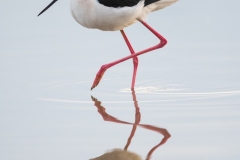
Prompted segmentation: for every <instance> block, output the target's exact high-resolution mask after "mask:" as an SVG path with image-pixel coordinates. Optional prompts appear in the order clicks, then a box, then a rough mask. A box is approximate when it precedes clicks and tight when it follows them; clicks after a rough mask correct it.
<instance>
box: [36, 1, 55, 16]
mask: <svg viewBox="0 0 240 160" xmlns="http://www.w3.org/2000/svg"><path fill="white" fill-rule="evenodd" d="M55 2H57V0H53V1H52V2H51V3H50V4H49V5H48V6H47V7H45V8H44V9H43V10H42V11H41V12H40V13H39V14H38V16H40V15H41V14H42V13H43V12H45V11H46V10H47V9H48V8H50V7H51V6H52V5H53V4H54V3H55Z"/></svg>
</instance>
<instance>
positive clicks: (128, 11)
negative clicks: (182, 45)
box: [38, 0, 177, 89]
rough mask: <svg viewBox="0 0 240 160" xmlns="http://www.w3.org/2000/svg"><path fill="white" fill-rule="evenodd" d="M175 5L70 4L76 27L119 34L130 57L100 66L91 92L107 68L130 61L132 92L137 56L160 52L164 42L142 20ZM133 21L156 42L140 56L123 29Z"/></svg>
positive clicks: (84, 0) (149, 0)
mask: <svg viewBox="0 0 240 160" xmlns="http://www.w3.org/2000/svg"><path fill="white" fill-rule="evenodd" d="M56 1H57V0H53V1H52V2H51V3H50V4H49V5H48V6H47V7H46V8H45V9H43V10H42V11H41V12H40V13H39V14H38V16H39V15H41V14H42V13H43V12H45V11H46V10H47V9H48V8H49V7H51V6H52V5H53V4H54V3H55V2H56ZM176 1H177V0H71V2H70V7H71V13H72V16H73V18H74V19H75V20H76V21H77V22H78V23H79V24H81V25H82V26H84V27H86V28H95V29H100V30H103V31H116V30H120V31H121V34H122V36H123V38H124V40H125V42H126V44H127V46H128V48H129V50H130V52H131V55H130V56H127V57H124V58H122V59H119V60H116V61H114V62H111V63H108V64H105V65H103V66H102V67H101V68H100V70H99V71H98V73H97V75H96V78H95V80H94V82H93V85H92V87H91V89H93V88H94V87H96V86H97V85H98V83H99V82H100V80H101V78H102V76H103V74H104V72H105V71H106V70H107V69H108V68H110V67H112V66H114V65H116V64H118V63H121V62H123V61H126V60H128V59H130V58H132V59H133V64H134V70H133V77H132V86H131V88H134V85H135V79H136V72H137V66H138V58H137V56H139V55H141V54H144V53H147V52H149V51H152V50H155V49H158V48H162V47H163V46H164V45H166V43H167V40H166V39H165V38H164V37H163V36H161V35H160V34H159V33H158V32H157V31H155V30H154V29H153V28H152V27H150V26H149V25H148V24H147V23H146V22H145V21H144V18H145V17H146V15H147V14H148V13H150V12H153V11H156V10H159V9H162V8H164V7H167V6H169V5H171V4H173V3H175V2H176ZM136 21H140V22H141V23H142V24H143V25H144V26H145V27H146V28H147V29H148V30H149V31H151V32H152V33H153V34H154V35H155V36H156V37H157V38H159V40H160V43H159V44H157V45H155V46H153V47H150V48H147V49H144V50H142V51H140V52H135V51H134V50H133V48H132V46H131V44H130V42H129V40H128V38H127V36H126V34H125V33H124V31H123V29H124V28H125V27H127V26H129V25H131V24H133V23H135V22H136Z"/></svg>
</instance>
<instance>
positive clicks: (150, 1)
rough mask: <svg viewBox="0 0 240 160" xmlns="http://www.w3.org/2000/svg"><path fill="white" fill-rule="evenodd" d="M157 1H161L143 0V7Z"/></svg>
mask: <svg viewBox="0 0 240 160" xmlns="http://www.w3.org/2000/svg"><path fill="white" fill-rule="evenodd" d="M157 1H161V0H145V2H144V6H147V5H149V4H152V3H155V2H157Z"/></svg>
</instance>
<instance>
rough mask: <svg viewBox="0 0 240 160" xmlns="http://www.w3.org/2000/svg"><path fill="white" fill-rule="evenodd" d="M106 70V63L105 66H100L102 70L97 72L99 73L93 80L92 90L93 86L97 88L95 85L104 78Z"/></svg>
mask: <svg viewBox="0 0 240 160" xmlns="http://www.w3.org/2000/svg"><path fill="white" fill-rule="evenodd" d="M106 70H107V67H106V65H103V66H102V67H101V68H100V70H99V71H98V73H97V75H96V77H95V79H94V81H93V84H92V87H91V90H92V89H93V88H95V87H96V86H97V85H98V84H99V82H100V80H101V79H102V77H103V74H104V72H105V71H106Z"/></svg>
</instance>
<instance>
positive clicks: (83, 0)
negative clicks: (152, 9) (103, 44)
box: [70, 0, 144, 31]
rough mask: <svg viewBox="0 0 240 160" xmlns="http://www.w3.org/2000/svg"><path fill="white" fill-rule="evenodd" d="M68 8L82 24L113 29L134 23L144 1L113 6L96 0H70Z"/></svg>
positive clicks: (101, 28)
mask: <svg viewBox="0 0 240 160" xmlns="http://www.w3.org/2000/svg"><path fill="white" fill-rule="evenodd" d="M70 8H71V13H72V16H73V18H74V19H75V20H76V21H77V22H78V23H79V24H81V25H82V26H84V27H87V28H96V29H100V30H104V31H114V30H121V29H123V28H124V27H127V26H129V25H131V24H132V23H134V22H135V21H136V19H137V18H138V17H140V15H141V13H142V11H143V8H144V2H143V1H141V2H139V4H137V5H136V6H133V7H122V8H113V7H106V6H104V5H102V4H99V3H98V2H97V0H71V2H70Z"/></svg>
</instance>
